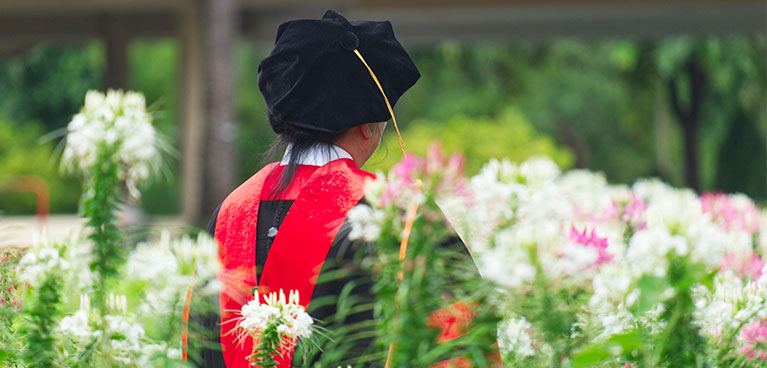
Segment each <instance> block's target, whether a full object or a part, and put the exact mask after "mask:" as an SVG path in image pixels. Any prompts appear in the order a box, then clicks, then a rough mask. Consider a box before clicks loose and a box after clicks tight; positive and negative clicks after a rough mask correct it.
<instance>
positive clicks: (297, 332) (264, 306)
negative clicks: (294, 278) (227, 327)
mask: <svg viewBox="0 0 767 368" xmlns="http://www.w3.org/2000/svg"><path fill="white" fill-rule="evenodd" d="M241 314H242V319H241V320H240V322H239V323H238V325H237V326H238V327H239V328H240V329H241V331H243V332H245V333H246V334H247V335H248V336H250V337H252V338H253V339H255V340H257V341H258V340H260V337H261V334H262V333H263V332H264V331H265V330H266V329H267V328H268V327H269V326H273V325H276V326H277V332H278V333H279V335H280V338H281V340H282V338H283V337H287V338H289V339H290V340H291V341H293V342H295V340H296V339H303V338H308V337H309V336H311V334H312V325H313V323H314V321H313V320H312V317H311V316H309V314H308V313H306V311H305V310H304V307H303V306H301V305H300V304H299V299H298V291H296V290H291V291H290V293H289V296H288V298H287V299H286V298H285V293H284V292H283V291H282V290H280V292H279V294H278V293H276V292H274V293H271V294H269V295H266V296H264V303H261V302H260V301H259V300H258V295H256V299H254V300H251V301H250V302H248V303H247V304H245V305H243V306H242V310H241Z"/></svg>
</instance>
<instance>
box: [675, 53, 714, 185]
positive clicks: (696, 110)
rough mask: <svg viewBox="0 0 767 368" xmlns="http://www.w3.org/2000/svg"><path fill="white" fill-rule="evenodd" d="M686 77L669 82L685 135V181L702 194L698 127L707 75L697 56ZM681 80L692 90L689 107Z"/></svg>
mask: <svg viewBox="0 0 767 368" xmlns="http://www.w3.org/2000/svg"><path fill="white" fill-rule="evenodd" d="M684 73H685V75H682V76H677V77H671V78H670V79H669V80H668V90H669V97H670V99H671V106H672V108H673V111H674V114H675V115H676V117H677V120H678V121H679V123H680V124H681V125H682V131H683V134H684V157H685V179H686V182H687V185H688V186H689V187H690V188H692V189H694V190H695V191H697V192H700V190H701V187H700V175H699V173H698V161H699V158H698V127H699V126H700V107H701V103H702V100H703V92H704V88H705V75H704V72H703V69H702V67H701V66H700V64H699V62H698V61H697V60H696V59H695V56H694V55H693V56H690V59H689V60H688V61H687V64H686V65H685V69H684ZM681 78H687V80H688V81H689V85H690V88H689V89H688V90H689V96H688V101H689V103H688V105H689V106H688V107H687V108H686V109H685V108H684V107H683V106H682V103H681V100H680V96H679V91H678V89H677V88H678V84H679V82H680V80H681Z"/></svg>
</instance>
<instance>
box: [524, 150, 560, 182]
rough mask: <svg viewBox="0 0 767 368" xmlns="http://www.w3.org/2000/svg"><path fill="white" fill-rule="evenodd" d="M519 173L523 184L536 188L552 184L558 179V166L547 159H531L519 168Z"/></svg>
mask: <svg viewBox="0 0 767 368" xmlns="http://www.w3.org/2000/svg"><path fill="white" fill-rule="evenodd" d="M519 173H520V176H521V177H522V178H524V182H525V184H527V185H529V186H532V187H538V186H541V185H544V184H548V183H551V182H553V181H554V180H556V179H557V178H558V177H559V173H560V171H559V166H557V164H555V163H554V161H551V159H550V158H548V157H533V158H530V159H528V160H527V161H525V162H523V163H522V165H520V166H519Z"/></svg>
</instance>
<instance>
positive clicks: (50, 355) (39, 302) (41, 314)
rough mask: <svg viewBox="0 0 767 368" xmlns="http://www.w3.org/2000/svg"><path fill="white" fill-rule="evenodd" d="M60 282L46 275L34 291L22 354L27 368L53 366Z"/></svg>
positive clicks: (54, 277) (53, 276) (56, 278)
mask: <svg viewBox="0 0 767 368" xmlns="http://www.w3.org/2000/svg"><path fill="white" fill-rule="evenodd" d="M60 289H61V280H60V279H59V278H58V277H56V276H55V275H52V274H48V275H47V276H46V278H45V280H44V281H43V283H42V284H41V285H40V287H39V288H38V289H37V290H35V292H36V294H35V297H34V300H33V301H32V302H33V305H32V307H31V309H30V310H29V313H28V316H29V325H28V326H27V327H26V328H25V331H24V332H25V333H24V336H25V338H26V350H25V351H24V354H23V359H24V362H25V363H26V366H27V367H30V368H36V367H41V368H42V367H45V368H47V367H52V366H54V365H55V356H56V353H55V350H54V347H53V345H54V338H53V330H54V328H55V327H56V320H57V317H58V315H59V304H60V303H61V294H60V293H59V290H60Z"/></svg>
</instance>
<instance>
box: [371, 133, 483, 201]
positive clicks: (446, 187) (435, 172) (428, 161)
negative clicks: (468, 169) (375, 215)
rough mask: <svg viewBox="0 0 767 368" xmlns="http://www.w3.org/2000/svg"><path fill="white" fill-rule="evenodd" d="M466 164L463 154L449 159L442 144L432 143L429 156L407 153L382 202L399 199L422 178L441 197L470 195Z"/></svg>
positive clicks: (384, 193) (393, 170)
mask: <svg viewBox="0 0 767 368" xmlns="http://www.w3.org/2000/svg"><path fill="white" fill-rule="evenodd" d="M465 163H466V161H465V159H464V158H463V156H461V155H460V154H454V155H452V156H450V158H449V159H447V158H446V156H445V155H444V154H443V152H442V149H441V148H440V145H439V143H435V144H432V145H431V147H430V148H429V150H428V151H427V153H426V157H416V156H414V155H411V154H407V155H405V157H404V158H403V159H402V161H400V162H399V163H398V164H397V165H395V166H394V168H392V172H393V174H394V177H393V178H390V180H389V182H388V183H387V185H386V188H385V189H384V192H383V194H382V195H381V199H380V200H381V204H382V205H384V206H385V205H387V204H389V203H390V202H392V201H395V202H396V199H397V197H398V196H400V195H401V194H402V193H405V192H407V191H408V190H413V189H414V188H413V185H414V184H415V183H416V182H418V181H419V180H420V181H421V182H422V183H423V185H424V187H425V188H433V189H434V190H435V191H436V192H437V195H438V196H445V195H451V194H457V195H460V196H462V197H465V198H468V197H469V196H470V191H469V189H468V185H467V180H466V177H465V176H464V175H463V168H464V165H465ZM416 190H417V189H416Z"/></svg>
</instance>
